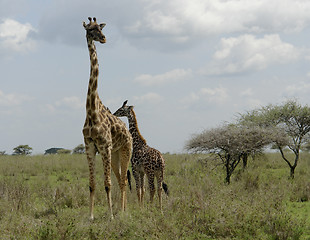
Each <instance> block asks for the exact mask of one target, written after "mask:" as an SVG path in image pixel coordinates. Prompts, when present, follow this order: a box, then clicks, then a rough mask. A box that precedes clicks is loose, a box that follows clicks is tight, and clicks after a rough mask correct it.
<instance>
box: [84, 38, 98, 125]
mask: <svg viewBox="0 0 310 240" xmlns="http://www.w3.org/2000/svg"><path fill="white" fill-rule="evenodd" d="M87 45H88V51H89V58H90V77H89V83H88V92H87V101H86V114H87V116H88V117H89V118H90V119H91V120H92V122H94V123H96V122H97V121H98V118H99V111H98V110H99V103H100V100H99V96H98V92H97V86H98V75H99V70H98V69H99V65H98V58H97V51H96V46H95V43H94V41H93V40H91V39H89V38H87Z"/></svg>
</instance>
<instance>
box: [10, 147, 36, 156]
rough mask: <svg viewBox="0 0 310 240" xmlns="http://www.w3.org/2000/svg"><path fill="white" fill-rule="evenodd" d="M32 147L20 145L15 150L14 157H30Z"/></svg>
mask: <svg viewBox="0 0 310 240" xmlns="http://www.w3.org/2000/svg"><path fill="white" fill-rule="evenodd" d="M31 152H32V147H29V146H28V145H19V146H17V147H15V148H14V149H13V155H30V154H31Z"/></svg>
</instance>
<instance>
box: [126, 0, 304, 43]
mask: <svg viewBox="0 0 310 240" xmlns="http://www.w3.org/2000/svg"><path fill="white" fill-rule="evenodd" d="M141 3H142V4H143V15H142V16H140V15H137V16H138V17H139V18H138V19H136V20H133V21H132V22H131V23H130V22H129V24H127V26H125V27H124V29H125V30H126V31H128V33H131V34H139V35H140V36H143V35H144V36H147V35H149V34H150V33H154V34H160V35H161V36H163V35H165V36H167V37H169V38H170V39H172V41H174V40H176V39H178V38H179V37H183V39H185V40H190V37H189V36H194V37H195V36H196V37H198V36H199V37H201V36H207V35H213V34H227V33H236V32H241V31H243V32H248V33H267V32H272V31H281V32H292V31H300V30H302V29H303V28H305V27H306V26H307V24H308V23H309V21H310V16H309V14H308V13H309V11H310V2H309V1H307V0H298V1H293V0H283V1H281V0H274V1H268V0H261V1H248V0H239V1H233V0H230V1H222V0H212V1H201V0H192V1H187V0H171V1H165V0H157V1H143V2H141ZM127 23H128V22H127ZM152 35H153V34H152ZM171 37H172V38H171ZM173 37H175V38H173ZM186 37H187V38H186Z"/></svg>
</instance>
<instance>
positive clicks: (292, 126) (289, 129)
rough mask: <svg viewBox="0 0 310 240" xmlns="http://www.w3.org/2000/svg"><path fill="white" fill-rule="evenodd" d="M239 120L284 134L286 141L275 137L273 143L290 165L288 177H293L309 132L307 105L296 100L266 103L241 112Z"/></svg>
mask: <svg viewBox="0 0 310 240" xmlns="http://www.w3.org/2000/svg"><path fill="white" fill-rule="evenodd" d="M239 122H240V123H241V124H248V123H249V122H250V123H252V124H256V125H257V126H260V127H271V128H274V129H277V131H281V132H282V134H285V135H286V137H287V139H288V140H287V141H286V142H283V141H279V139H277V138H275V139H274V143H275V146H276V148H277V149H278V150H279V151H280V153H281V156H282V158H283V160H284V161H285V162H286V163H287V164H288V166H289V167H290V177H291V178H294V174H295V169H296V167H297V164H298V161H299V157H300V149H301V147H302V146H303V145H304V144H305V143H306V141H307V137H308V136H309V132H310V108H309V107H308V106H307V105H305V106H302V105H301V104H299V103H298V102H297V101H296V100H289V101H287V102H285V103H284V104H282V105H268V106H266V107H262V108H260V109H256V110H253V111H250V112H248V113H246V114H243V115H241V116H240V119H239ZM285 148H288V149H289V150H291V152H293V154H294V158H293V159H290V158H289V156H288V154H286V153H285V151H284V149H285Z"/></svg>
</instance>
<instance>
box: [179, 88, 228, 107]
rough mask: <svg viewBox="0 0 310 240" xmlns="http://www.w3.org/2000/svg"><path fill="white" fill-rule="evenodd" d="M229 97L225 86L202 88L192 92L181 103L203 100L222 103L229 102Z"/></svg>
mask: <svg viewBox="0 0 310 240" xmlns="http://www.w3.org/2000/svg"><path fill="white" fill-rule="evenodd" d="M228 98H229V95H228V93H227V89H226V88H224V87H217V88H201V89H200V90H199V91H198V92H192V93H191V94H190V95H189V96H187V97H185V98H184V99H182V100H181V103H183V104H189V105H191V104H195V103H197V102H198V101H202V102H207V103H212V104H219V105H221V104H224V103H225V102H227V100H228Z"/></svg>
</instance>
